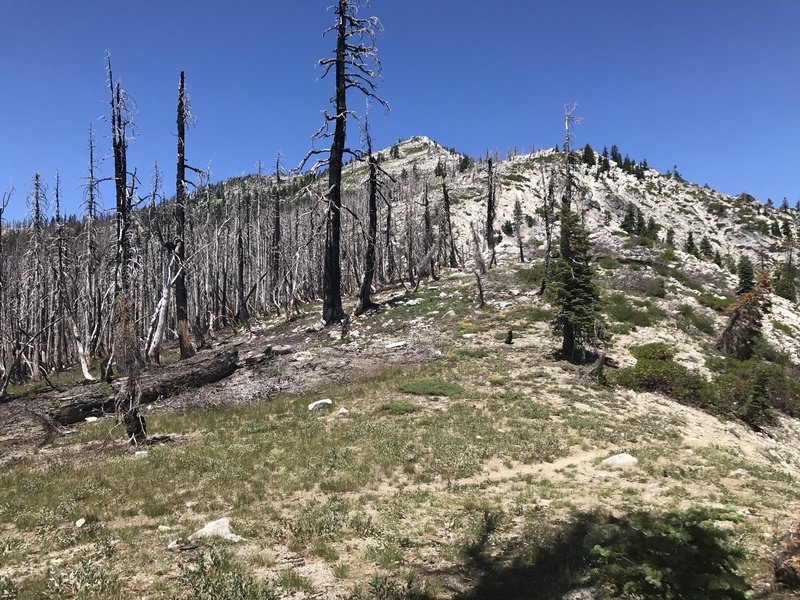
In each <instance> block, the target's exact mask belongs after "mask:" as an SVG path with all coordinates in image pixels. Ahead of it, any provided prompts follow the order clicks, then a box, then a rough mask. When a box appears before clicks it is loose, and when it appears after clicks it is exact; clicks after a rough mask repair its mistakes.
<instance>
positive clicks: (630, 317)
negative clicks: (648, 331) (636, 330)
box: [603, 293, 666, 327]
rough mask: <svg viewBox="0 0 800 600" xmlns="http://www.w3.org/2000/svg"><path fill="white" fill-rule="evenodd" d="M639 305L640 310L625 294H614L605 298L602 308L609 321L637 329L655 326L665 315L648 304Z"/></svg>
mask: <svg viewBox="0 0 800 600" xmlns="http://www.w3.org/2000/svg"><path fill="white" fill-rule="evenodd" d="M641 305H642V306H641V308H637V307H636V306H634V305H633V304H632V303H631V301H630V300H628V298H627V296H625V294H620V293H614V294H611V295H609V296H608V297H607V298H606V300H605V303H604V307H603V308H604V311H605V313H606V314H607V315H608V317H609V318H610V319H611V320H613V321H616V322H618V323H627V324H630V325H636V326H637V327H650V326H652V325H655V324H656V323H657V322H658V321H660V320H661V319H663V318H664V316H665V315H666V313H665V312H664V311H663V310H662V309H660V308H658V307H657V306H654V305H653V304H652V303H650V302H643V303H641Z"/></svg>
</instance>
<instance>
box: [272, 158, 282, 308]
mask: <svg viewBox="0 0 800 600" xmlns="http://www.w3.org/2000/svg"><path fill="white" fill-rule="evenodd" d="M281 185H282V181H281V155H280V154H278V156H277V158H276V159H275V189H274V191H273V196H272V281H273V282H274V285H273V290H274V292H273V293H277V290H278V287H279V282H280V281H281ZM276 300H277V298H276Z"/></svg>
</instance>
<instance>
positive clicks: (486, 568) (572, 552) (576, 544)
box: [457, 513, 603, 600]
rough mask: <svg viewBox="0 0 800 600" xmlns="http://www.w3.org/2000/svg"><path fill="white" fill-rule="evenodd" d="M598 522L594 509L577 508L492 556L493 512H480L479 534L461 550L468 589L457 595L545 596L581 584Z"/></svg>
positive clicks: (467, 598) (518, 599) (544, 599)
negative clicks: (568, 517)
mask: <svg viewBox="0 0 800 600" xmlns="http://www.w3.org/2000/svg"><path fill="white" fill-rule="evenodd" d="M602 521H603V518H602V517H601V516H600V515H598V514H597V513H582V514H579V515H577V517H576V518H575V519H574V520H573V521H572V522H570V523H569V524H567V525H565V526H564V527H558V528H548V529H543V530H541V531H538V532H535V533H534V532H530V533H529V535H525V536H523V537H521V538H519V539H518V540H516V541H514V542H513V543H511V544H509V545H508V546H507V547H505V548H504V550H503V551H502V552H501V553H500V554H494V555H493V554H492V553H491V551H490V545H489V542H490V539H491V534H492V533H493V531H494V529H495V528H496V526H497V523H496V517H491V516H489V517H487V516H486V515H485V516H484V521H483V527H482V528H481V531H480V534H479V535H478V537H477V539H476V541H475V542H474V543H473V544H472V545H471V546H469V547H468V548H467V551H466V559H467V561H466V564H465V565H464V566H465V567H466V568H467V570H468V572H469V573H470V577H469V579H471V580H472V581H471V583H470V586H469V590H468V591H466V592H463V593H461V594H459V595H458V596H457V597H458V598H459V599H461V600H478V599H479V598H505V599H508V600H522V599H526V600H530V599H533V598H536V599H541V600H550V599H551V598H552V599H560V598H562V597H563V596H564V595H565V594H567V593H569V592H570V591H572V590H575V589H579V588H581V587H584V586H585V585H586V572H587V570H588V568H589V565H590V561H591V550H592V547H593V546H594V545H595V544H596V543H597V541H598V540H599V539H600V535H601V524H602Z"/></svg>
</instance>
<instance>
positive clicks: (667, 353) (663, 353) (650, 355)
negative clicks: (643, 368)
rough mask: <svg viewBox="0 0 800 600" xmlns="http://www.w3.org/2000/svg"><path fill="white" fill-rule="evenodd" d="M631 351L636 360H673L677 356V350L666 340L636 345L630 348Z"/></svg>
mask: <svg viewBox="0 0 800 600" xmlns="http://www.w3.org/2000/svg"><path fill="white" fill-rule="evenodd" d="M630 353H631V354H632V355H633V357H634V358H635V359H636V360H672V359H673V358H675V350H673V349H672V348H670V347H669V346H667V345H666V344H665V343H664V342H653V343H652V344H644V345H643V346H634V347H633V348H631V349H630Z"/></svg>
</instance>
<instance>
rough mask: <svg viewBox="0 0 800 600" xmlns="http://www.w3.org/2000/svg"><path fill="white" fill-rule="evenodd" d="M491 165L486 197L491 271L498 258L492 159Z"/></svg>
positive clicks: (490, 160)
mask: <svg viewBox="0 0 800 600" xmlns="http://www.w3.org/2000/svg"><path fill="white" fill-rule="evenodd" d="M488 163H489V177H488V182H487V187H488V193H487V196H486V244H487V245H488V246H489V268H490V269H491V268H492V267H493V266H494V265H496V264H497V256H496V254H495V250H494V217H495V211H496V206H495V188H494V170H493V163H492V159H491V158H490V159H489V160H488Z"/></svg>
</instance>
